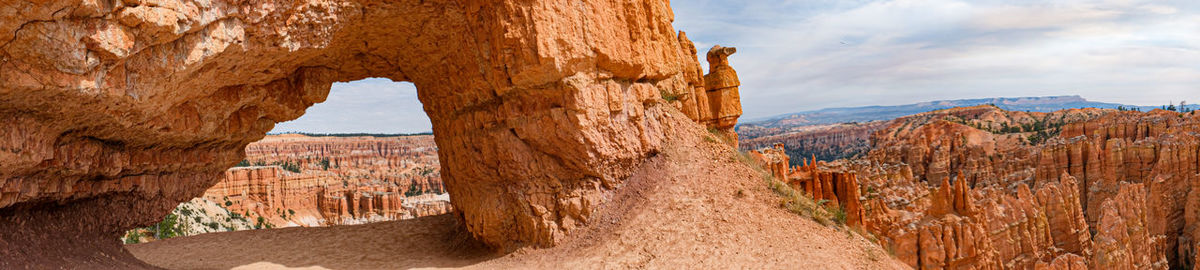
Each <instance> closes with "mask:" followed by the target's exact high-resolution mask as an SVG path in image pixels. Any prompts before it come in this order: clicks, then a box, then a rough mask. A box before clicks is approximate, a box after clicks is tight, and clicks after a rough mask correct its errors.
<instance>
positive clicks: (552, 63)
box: [0, 0, 740, 267]
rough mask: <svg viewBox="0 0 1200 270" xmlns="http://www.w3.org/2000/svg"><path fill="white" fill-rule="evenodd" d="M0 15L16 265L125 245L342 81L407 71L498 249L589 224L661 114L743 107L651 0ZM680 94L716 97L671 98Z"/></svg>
mask: <svg viewBox="0 0 1200 270" xmlns="http://www.w3.org/2000/svg"><path fill="white" fill-rule="evenodd" d="M0 15H3V16H0V33H5V34H4V35H7V36H6V37H5V38H3V39H2V40H4V41H5V42H3V43H0V52H2V55H0V81H4V82H5V84H4V85H3V86H0V119H6V121H3V122H0V161H3V162H0V179H2V182H0V186H2V187H3V189H2V192H0V217H2V218H3V219H4V222H0V232H3V233H2V235H0V240H2V241H0V250H5V252H6V253H5V254H4V260H2V261H4V263H9V264H17V265H21V264H30V263H45V264H60V263H63V262H67V263H71V262H75V263H88V264H111V265H113V266H118V267H119V266H121V265H124V263H126V262H127V261H133V260H132V259H131V258H129V256H128V254H127V253H124V252H123V251H121V249H120V247H119V246H118V245H119V244H118V243H117V240H116V239H117V238H118V236H120V235H121V234H122V233H123V232H124V231H125V230H128V229H131V228H135V227H141V226H146V225H149V224H152V223H153V222H155V221H156V220H158V219H159V217H161V216H163V215H164V214H165V213H167V212H168V211H170V210H171V209H172V208H174V206H175V205H176V204H178V203H179V202H183V201H187V200H189V199H190V198H193V197H196V196H199V195H202V193H203V192H204V191H205V190H206V189H208V188H209V187H210V186H212V185H213V184H215V183H216V182H217V181H218V180H219V179H220V178H221V175H222V173H223V171H224V170H225V169H226V168H228V167H230V166H233V165H234V164H236V163H238V162H239V161H241V160H242V159H243V155H244V153H243V149H244V148H245V146H246V145H247V144H249V143H250V142H253V141H257V140H259V139H261V138H262V137H263V135H264V134H265V133H266V132H267V131H268V130H271V129H272V128H273V127H274V123H277V122H281V121H287V120H291V119H295V118H297V117H299V116H300V115H301V114H303V113H304V110H305V109H306V108H307V107H309V106H311V105H312V104H314V103H318V102H322V101H324V100H325V97H326V96H327V94H328V91H329V86H330V84H331V83H333V82H344V81H352V80H358V79H363V78H367V77H384V78H389V79H392V80H396V81H410V82H412V83H413V84H414V85H415V86H416V87H417V88H418V89H419V92H418V96H419V98H420V100H421V101H422V104H423V106H424V110H425V111H426V112H427V114H428V115H429V117H430V119H431V121H432V123H433V132H434V134H436V138H435V140H436V142H437V145H438V155H439V161H440V163H441V167H442V180H443V181H444V182H445V188H446V191H447V192H449V194H450V196H451V198H452V200H453V205H454V209H456V211H457V212H458V213H459V215H460V216H461V218H462V220H463V221H464V222H463V223H464V224H465V226H466V227H467V230H468V231H470V232H471V233H472V234H473V235H474V236H475V237H476V238H478V239H480V240H482V241H484V242H486V243H488V244H490V245H492V246H496V247H501V248H513V247H519V246H525V245H535V246H547V245H552V244H554V243H556V242H557V241H559V240H560V239H562V238H563V236H564V235H566V234H568V233H570V232H571V231H572V230H574V229H575V228H577V227H579V226H582V225H585V224H587V223H588V222H589V219H588V218H589V215H590V214H591V213H592V212H593V211H595V210H596V207H598V206H600V205H602V204H604V202H605V200H606V199H605V198H606V196H604V194H606V193H609V192H611V190H613V189H615V188H617V187H620V186H621V184H622V181H623V179H627V178H628V177H630V175H631V174H632V173H633V171H634V170H635V168H636V167H637V166H639V165H640V164H641V163H642V162H643V161H644V160H645V159H646V158H648V157H650V156H652V155H654V154H655V153H657V152H658V151H659V150H660V149H662V147H663V145H662V144H663V142H664V138H666V137H667V136H669V135H670V134H671V133H672V131H673V130H676V129H678V128H684V127H679V126H672V124H670V123H680V122H675V121H668V120H673V119H678V118H684V117H689V118H691V119H695V120H701V121H705V120H709V119H711V120H714V121H716V122H717V124H716V126H715V127H717V128H721V127H723V126H724V125H729V124H730V123H731V121H732V119H733V118H734V117H735V115H736V114H740V113H739V111H740V110H734V109H738V108H739V107H738V105H737V100H736V99H735V98H736V96H737V95H736V90H735V87H736V83H732V84H730V83H729V81H722V80H725V79H730V77H728V76H725V75H721V76H720V77H721V78H722V80H717V81H718V82H720V84H718V85H714V87H715V88H713V87H707V86H706V81H707V80H701V79H700V78H699V77H698V76H699V74H698V71H699V70H700V68H699V63H698V61H697V60H695V58H696V55H695V53H694V52H695V48H693V47H692V46H688V45H686V44H689V43H690V42H685V41H686V37H684V36H683V35H682V34H677V33H676V32H675V30H674V29H673V27H672V26H671V22H672V20H673V14H672V12H671V10H670V7H669V4H668V1H664V0H639V1H632V2H617V1H587V2H578V3H570V4H568V3H564V2H556V1H540V0H538V1H462V2H453V3H443V2H436V3H435V2H429V1H416V0H400V1H374V0H331V1H319V0H301V1H271V0H265V1H226V0H216V1H191V0H183V1H116V2H111V1H81V0H62V1H48V2H28V1H7V2H4V3H0ZM718 52H719V53H717V54H716V55H717V56H718V58H719V59H722V60H723V59H724V57H727V56H728V54H729V53H732V50H728V51H725V50H718ZM723 62H724V61H722V63H723ZM730 71H732V70H730ZM729 74H732V72H730V73H729ZM731 87H734V88H731ZM698 89H704V90H705V91H706V92H704V93H699V91H697V90H698ZM713 92H715V94H710V93H713ZM688 96H690V97H693V98H695V99H697V101H699V98H696V97H699V96H706V98H708V99H709V100H706V101H705V102H706V104H699V102H697V105H696V107H697V108H698V109H703V108H716V109H718V111H719V112H712V113H710V114H707V115H702V114H701V113H699V112H697V113H696V114H695V115H690V114H686V113H676V112H675V111H676V110H675V109H673V108H685V107H689V106H685V105H686V104H685V103H687V104H691V103H690V101H689V102H685V101H684V100H680V98H678V97H688ZM667 97H675V98H667ZM714 97H716V99H718V100H713V99H714ZM689 100H690V99H689ZM701 105H707V106H701ZM690 110H691V109H686V110H685V112H686V111H690ZM701 116H703V117H701ZM68 236H69V237H68ZM18 243H20V244H18ZM97 251H98V252H97ZM69 254H93V256H96V257H88V258H76V257H72V256H73V255H69Z"/></svg>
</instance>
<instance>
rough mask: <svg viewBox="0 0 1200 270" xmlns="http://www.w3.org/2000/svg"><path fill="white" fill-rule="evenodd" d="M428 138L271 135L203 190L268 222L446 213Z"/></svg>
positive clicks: (338, 221) (447, 208)
mask: <svg viewBox="0 0 1200 270" xmlns="http://www.w3.org/2000/svg"><path fill="white" fill-rule="evenodd" d="M436 151H437V147H436V146H435V145H434V143H433V136H406V137H394V138H374V137H349V138H345V137H308V136H302V135H273V136H267V138H265V139H264V140H262V141H258V142H254V143H251V144H250V145H249V146H247V151H246V152H247V156H246V160H247V162H246V163H251V164H286V165H287V166H293V167H294V169H295V170H298V171H299V172H291V171H288V170H285V169H283V168H281V166H278V165H274V166H252V167H235V168H231V169H229V170H227V171H226V172H225V177H224V178H222V179H221V181H219V182H217V184H216V185H214V186H213V187H212V188H209V189H208V190H207V191H205V192H204V197H205V198H207V199H209V200H211V201H214V202H218V203H226V202H227V203H226V204H228V207H226V208H228V209H229V210H230V211H232V212H234V213H248V214H250V215H247V216H246V217H247V218H250V220H255V218H256V217H260V216H261V217H264V219H265V220H266V221H267V222H268V223H269V224H272V225H273V226H328V225H339V224H357V223H364V222H373V221H386V220H396V219H405V218H413V217H419V216H428V215H437V214H444V213H448V212H449V211H450V205H449V200H448V198H443V199H439V198H442V197H446V196H444V195H440V194H443V193H445V192H444V191H443V190H444V189H443V187H442V181H441V172H440V170H439V169H438V168H439V166H438V164H437V153H436Z"/></svg>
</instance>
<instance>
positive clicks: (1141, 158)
mask: <svg viewBox="0 0 1200 270" xmlns="http://www.w3.org/2000/svg"><path fill="white" fill-rule="evenodd" d="M1198 131H1200V115H1197V114H1195V113H1194V112H1189V113H1180V112H1174V111H1164V110H1155V111H1151V112H1136V111H1119V110H1111V109H1068V110H1062V111H1056V112H1050V113H1039V112H1014V111H1005V110H1002V109H999V108H997V107H994V106H988V105H984V106H975V107H963V108H953V109H946V110H939V111H933V112H928V113H922V114H917V115H912V116H906V117H901V118H898V119H895V120H892V121H889V122H887V124H886V127H885V128H882V129H880V130H878V131H875V132H874V133H872V134H871V135H870V138H871V149H870V151H869V152H868V153H866V154H865V155H863V156H860V157H857V158H852V159H841V160H836V161H830V162H826V161H815V162H814V161H811V159H809V158H807V157H799V159H801V161H800V164H802V165H800V166H793V165H791V164H789V163H788V161H789V160H790V159H791V157H789V156H788V155H787V154H786V153H785V152H784V151H785V150H784V146H783V145H782V144H777V145H774V146H771V147H769V148H765V149H762V150H757V151H754V152H753V153H756V154H757V155H759V156H762V157H761V158H759V160H761V161H762V162H763V163H764V164H766V167H767V168H769V170H770V171H771V174H772V175H774V177H776V178H779V179H787V180H788V182H789V183H790V184H792V185H794V186H795V187H796V188H797V189H798V190H804V191H805V192H806V193H807V194H810V196H811V197H812V198H814V199H819V200H828V203H829V204H834V205H839V207H841V208H842V209H844V211H845V212H846V214H847V216H848V217H849V218H848V220H856V219H860V218H861V221H855V222H853V223H851V224H854V225H858V226H861V227H860V228H862V229H863V230H865V231H866V232H869V233H870V234H871V235H873V236H874V238H875V239H876V241H877V242H878V244H880V245H881V246H883V247H884V248H886V249H888V250H890V251H892V252H893V253H894V255H895V256H896V257H897V259H899V260H901V261H903V262H905V263H906V264H908V265H909V266H911V267H914V268H918V269H943V268H953V269H1014V268H1019V269H1031V268H1035V269H1084V268H1088V269H1168V268H1173V269H1174V268H1192V267H1194V266H1195V265H1196V261H1195V260H1196V258H1197V256H1198V254H1197V249H1196V245H1197V244H1196V243H1197V241H1196V240H1195V239H1196V238H1195V237H1196V235H1195V233H1196V232H1195V228H1196V227H1197V226H1198V224H1197V223H1196V222H1197V218H1196V216H1197V215H1196V214H1195V212H1196V207H1197V206H1198V205H1200V204H1197V203H1196V202H1197V201H1200V197H1198V195H1197V194H1200V192H1197V190H1195V189H1194V187H1195V186H1196V185H1197V181H1200V160H1198V159H1197V157H1198V156H1200V137H1198V136H1197V135H1198V133H1197V132H1198ZM856 195H857V196H856ZM848 223H850V222H848ZM854 225H852V226H854Z"/></svg>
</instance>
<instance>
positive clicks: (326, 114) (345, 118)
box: [272, 78, 433, 133]
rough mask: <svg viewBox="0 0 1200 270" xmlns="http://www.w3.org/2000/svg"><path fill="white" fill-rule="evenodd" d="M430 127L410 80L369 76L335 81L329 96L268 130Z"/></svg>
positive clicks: (367, 130)
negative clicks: (353, 79) (299, 115)
mask: <svg viewBox="0 0 1200 270" xmlns="http://www.w3.org/2000/svg"><path fill="white" fill-rule="evenodd" d="M431 130H433V128H432V124H430V122H429V117H428V116H427V115H425V110H424V109H423V107H422V106H421V101H420V100H418V99H417V89H416V87H414V86H413V85H412V83H407V82H404V83H401V82H393V81H391V80H388V79H382V78H370V79H365V80H359V81H354V82H350V83H335V84H333V87H332V89H330V90H329V98H328V99H326V100H325V102H323V103H319V104H316V105H313V106H312V107H310V108H308V110H307V111H306V112H305V114H304V116H301V117H300V118H299V119H296V120H293V121H289V122H283V123H279V124H276V125H275V129H274V130H272V132H287V131H302V132H310V133H357V132H365V133H419V132H427V131H431Z"/></svg>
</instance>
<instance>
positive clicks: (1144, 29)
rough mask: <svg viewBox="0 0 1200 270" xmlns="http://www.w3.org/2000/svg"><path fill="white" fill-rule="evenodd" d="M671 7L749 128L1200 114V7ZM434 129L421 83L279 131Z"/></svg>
mask: <svg viewBox="0 0 1200 270" xmlns="http://www.w3.org/2000/svg"><path fill="white" fill-rule="evenodd" d="M671 4H672V7H673V8H674V10H675V28H676V29H677V30H682V31H686V32H687V33H688V37H689V38H691V39H692V40H693V41H694V42H696V44H697V47H698V48H700V50H701V51H702V52H701V53H703V52H705V51H707V48H708V47H711V46H712V45H713V44H720V45H723V46H735V47H737V48H738V53H737V54H735V55H733V56H732V57H731V58H730V59H731V60H730V61H731V63H732V65H733V67H734V68H735V69H737V70H738V75H739V76H740V77H741V81H742V86H741V96H742V104H743V109H744V111H745V115H744V116H743V117H744V118H758V117H764V116H770V115H777V114H783V113H788V112H796V111H805V110H813V109H820V108H826V107H846V106H865V105H897V104H906V103H914V102H921V101H930V100H940V99H962V98H984V97H1018V96H1049V95H1081V96H1083V97H1085V98H1088V99H1090V100H1096V101H1104V102H1116V103H1126V104H1136V105H1159V104H1165V103H1167V102H1169V101H1174V102H1179V101H1180V100H1193V101H1194V102H1193V103H1200V1H1136V0H1114V1H1058V2H1052V3H1050V2H1045V1H969V2H967V1H950V0H922V1H916V0H898V1H848V0H836V1H824V0H777V1H741V0H681V1H672V3H671ZM700 59H701V61H703V59H704V57H703V56H701V57H700ZM364 94H365V95H364ZM417 119H419V120H417ZM429 126H430V125H429V123H428V120H427V119H425V118H424V113H423V111H421V108H420V105H419V102H417V101H416V94H415V91H414V90H413V88H412V85H411V84H393V83H390V82H387V81H386V80H369V81H362V82H354V83H347V84H337V85H335V86H334V89H333V90H332V92H331V93H330V98H329V101H327V102H325V103H324V104H318V105H316V106H314V107H313V108H310V109H309V111H308V113H307V114H306V115H305V116H304V117H303V118H301V119H300V120H297V121H293V122H290V123H284V124H280V125H279V126H278V127H277V128H276V131H285V130H304V131H313V132H355V131H364V132H420V131H428V130H429Z"/></svg>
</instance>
